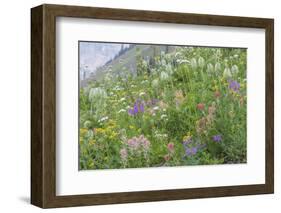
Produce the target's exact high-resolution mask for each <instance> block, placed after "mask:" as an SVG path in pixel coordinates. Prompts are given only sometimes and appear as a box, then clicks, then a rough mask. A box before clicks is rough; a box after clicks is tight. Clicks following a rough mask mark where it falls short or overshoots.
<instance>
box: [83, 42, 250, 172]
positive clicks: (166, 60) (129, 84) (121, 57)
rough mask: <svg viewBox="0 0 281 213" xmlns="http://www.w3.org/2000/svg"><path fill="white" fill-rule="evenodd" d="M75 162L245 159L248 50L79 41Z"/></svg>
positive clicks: (125, 164)
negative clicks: (77, 121)
mask: <svg viewBox="0 0 281 213" xmlns="http://www.w3.org/2000/svg"><path fill="white" fill-rule="evenodd" d="M78 45H79V48H78V49H79V57H78V58H79V90H80V91H79V109H78V110H79V169H80V170H90V169H121V168H145V167H167V166H190V165H214V164H241V163H247V128H246V127H247V78H246V73H247V49H246V48H230V47H225V48H224V47H203V46H202V47H201V46H180V45H178V46H177V45H162V44H133V43H110V42H94V41H79V43H78Z"/></svg>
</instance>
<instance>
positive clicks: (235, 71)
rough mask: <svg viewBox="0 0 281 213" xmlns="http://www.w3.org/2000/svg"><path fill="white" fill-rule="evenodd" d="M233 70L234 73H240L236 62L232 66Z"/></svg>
mask: <svg viewBox="0 0 281 213" xmlns="http://www.w3.org/2000/svg"><path fill="white" fill-rule="evenodd" d="M231 72H232V73H238V72H239V68H238V66H237V65H236V64H234V65H233V66H232V67H231Z"/></svg>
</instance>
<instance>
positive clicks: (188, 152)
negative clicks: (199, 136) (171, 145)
mask: <svg viewBox="0 0 281 213" xmlns="http://www.w3.org/2000/svg"><path fill="white" fill-rule="evenodd" d="M197 151H198V148H197V147H191V148H186V149H185V154H186V156H193V155H196V153H197Z"/></svg>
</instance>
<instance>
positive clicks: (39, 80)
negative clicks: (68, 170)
mask: <svg viewBox="0 0 281 213" xmlns="http://www.w3.org/2000/svg"><path fill="white" fill-rule="evenodd" d="M56 17H75V18H94V19H110V20H126V21H144V22H159V23H160V22H162V23H177V24H195V25H210V26H230V27H247V28H261V29H265V34H266V41H265V44H266V53H265V55H266V57H265V61H266V67H265V70H266V73H265V75H266V119H265V124H266V137H265V143H266V146H265V147H266V148H265V156H266V163H265V171H266V172H265V174H266V176H265V184H258V185H241V186H221V187H208V188H193V189H171V190H159V191H140V192H122V193H104V194H87V195H83V194H81V195H69V196H57V195H56V83H55V82H56V55H55V54H56V40H55V38H56ZM273 192H274V20H273V19H264V18H248V17H233V16H217V15H199V14H186V13H171V12H155V11H140V10H125V9H110V8H93V7H78V6H63V5H41V6H38V7H35V8H32V9H31V203H32V204H33V205H36V206H39V207H42V208H52V207H66V206H82V205H98V204H113V203H131V202H146V201H161V200H178V199H190V198H207V197H219V196H237V195H252V194H268V193H273Z"/></svg>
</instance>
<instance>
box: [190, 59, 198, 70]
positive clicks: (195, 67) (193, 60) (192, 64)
mask: <svg viewBox="0 0 281 213" xmlns="http://www.w3.org/2000/svg"><path fill="white" fill-rule="evenodd" d="M190 65H191V68H192V69H194V70H195V69H197V61H196V58H192V59H191V61H190Z"/></svg>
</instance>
